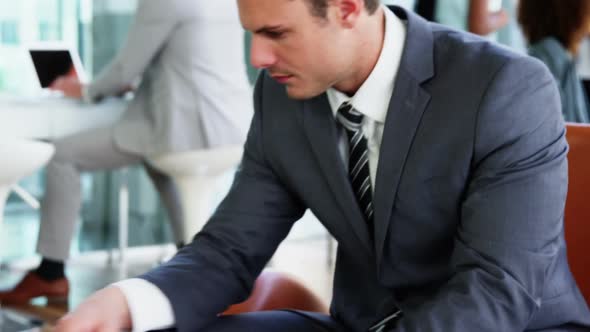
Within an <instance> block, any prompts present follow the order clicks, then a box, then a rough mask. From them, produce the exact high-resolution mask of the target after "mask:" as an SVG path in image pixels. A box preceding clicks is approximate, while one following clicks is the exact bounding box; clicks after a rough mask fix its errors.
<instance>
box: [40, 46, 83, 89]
mask: <svg viewBox="0 0 590 332" xmlns="http://www.w3.org/2000/svg"><path fill="white" fill-rule="evenodd" d="M29 52H30V54H31V59H32V60H33V65H34V66H35V71H36V72H37V76H38V77H39V82H40V83H41V87H43V88H47V87H49V85H50V84H51V83H53V81H54V80H55V79H56V78H58V77H59V76H62V75H66V74H68V73H69V72H70V71H72V70H73V71H75V69H74V63H73V61H72V57H71V55H70V51H69V50H29Z"/></svg>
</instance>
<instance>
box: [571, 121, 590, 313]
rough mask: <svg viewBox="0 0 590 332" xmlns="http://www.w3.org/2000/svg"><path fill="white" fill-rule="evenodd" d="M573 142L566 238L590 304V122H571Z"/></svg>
mask: <svg viewBox="0 0 590 332" xmlns="http://www.w3.org/2000/svg"><path fill="white" fill-rule="evenodd" d="M566 127H567V134H566V137H567V141H568V143H569V146H570V151H569V154H568V162H569V187H568V193H567V201H566V204H565V240H566V243H567V256H568V261H569V264H570V268H571V270H572V273H573V275H574V277H575V278H576V281H577V283H578V286H579V287H580V290H581V291H582V294H583V295H584V298H585V299H586V303H588V304H589V305H590V259H589V255H590V201H589V200H590V125H587V124H576V123H567V124H566Z"/></svg>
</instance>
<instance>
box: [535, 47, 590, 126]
mask: <svg viewBox="0 0 590 332" xmlns="http://www.w3.org/2000/svg"><path fill="white" fill-rule="evenodd" d="M529 54H530V55H532V56H534V57H535V58H537V59H539V60H541V61H543V63H544V64H545V65H547V67H548V68H549V71H550V72H551V74H553V77H554V78H555V80H556V81H557V86H558V87H559V94H560V95H561V107H562V112H563V117H564V119H565V121H571V122H582V123H588V122H590V120H589V117H588V100H587V98H586V92H584V88H583V87H582V82H581V81H580V77H579V76H578V72H577V70H576V62H575V61H574V59H573V58H572V56H571V55H570V54H569V53H568V51H567V50H566V49H565V48H564V47H563V46H562V45H561V43H560V42H559V41H558V40H557V39H555V38H553V37H548V38H545V39H543V40H541V41H539V42H537V43H535V44H533V45H531V46H530V48H529Z"/></svg>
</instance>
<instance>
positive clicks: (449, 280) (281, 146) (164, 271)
mask: <svg viewBox="0 0 590 332" xmlns="http://www.w3.org/2000/svg"><path fill="white" fill-rule="evenodd" d="M238 5H239V8H240V17H241V20H242V24H243V25H244V26H245V27H246V28H247V29H248V30H250V31H252V32H253V33H254V34H253V39H252V62H253V64H254V65H256V66H257V67H260V68H265V69H266V71H265V72H263V73H262V74H261V75H260V77H259V80H258V83H257V87H256V92H255V96H254V101H255V115H254V120H253V122H252V125H251V128H250V132H249V135H248V140H247V142H246V146H245V152H244V157H243V160H242V164H241V167H240V170H239V172H238V174H237V176H236V179H235V182H234V185H233V187H232V190H231V191H230V193H229V194H228V196H227V197H226V198H225V200H224V201H223V203H222V204H221V205H220V206H219V208H218V209H217V211H216V213H215V214H214V216H213V217H212V218H211V220H210V221H209V223H208V224H207V225H206V226H205V228H204V229H203V231H201V232H200V233H199V234H198V235H197V236H196V237H195V239H194V241H193V242H192V243H191V244H190V245H189V246H187V247H185V248H183V249H182V250H181V251H180V252H179V253H178V254H177V255H176V257H175V258H173V259H172V260H171V261H170V262H168V263H167V264H165V265H163V266H161V267H159V268H156V269H154V270H152V271H150V272H148V273H147V274H145V275H143V276H141V277H140V279H135V280H133V279H132V280H127V281H125V282H124V283H121V284H119V285H116V286H111V287H107V288H106V289H104V290H102V291H100V292H99V293H96V294H95V295H94V296H92V297H91V298H90V299H89V300H87V302H85V303H84V304H82V305H81V306H80V307H79V308H78V309H77V310H76V311H75V312H74V313H73V314H71V315H70V316H68V317H66V318H64V319H63V320H62V321H61V323H60V324H59V326H58V330H59V331H61V332H70V331H76V332H79V331H85V332H90V331H117V330H118V329H120V328H128V327H131V325H132V326H133V328H134V330H135V331H144V330H150V329H153V328H161V327H165V326H170V325H175V326H176V327H177V329H178V331H181V332H184V331H187V332H188V331H190V332H193V331H215V332H227V331H367V330H368V329H369V328H370V327H371V326H375V324H377V325H379V322H380V321H382V320H383V319H384V318H386V317H393V315H395V317H396V318H395V319H392V320H390V321H389V324H388V325H387V326H384V327H383V328H380V329H379V331H403V332H410V331H431V332H440V331H461V332H463V331H464V332H472V331H525V330H535V331H581V330H586V329H588V327H590V312H589V310H588V308H587V306H586V304H585V302H584V299H583V298H582V296H581V294H580V292H579V290H578V289H577V286H576V284H575V281H574V280H573V277H572V275H571V273H570V271H569V268H568V264H567V260H566V255H565V243H564V237H563V208H564V201H565V196H566V191H567V162H566V153H567V143H566V141H565V138H564V124H563V121H562V117H561V114H560V110H559V94H558V91H557V89H556V87H555V84H554V83H553V78H552V76H551V74H550V73H549V72H548V70H547V69H546V68H545V67H544V66H543V65H541V64H540V63H539V62H538V61H536V60H534V59H532V58H529V57H526V56H523V55H518V54H515V53H513V52H511V51H509V50H507V49H505V48H499V47H496V46H494V45H492V44H490V43H489V42H487V41H485V40H484V39H481V38H479V37H476V36H473V35H468V34H466V33H462V32H458V31H453V30H449V29H447V28H445V27H442V26H439V25H435V24H429V23H427V22H426V21H424V20H423V19H421V18H420V17H418V16H416V15H414V14H411V13H409V12H407V11H405V10H402V9H401V8H395V7H394V8H393V11H391V10H389V9H387V8H384V7H381V6H379V5H378V1H376V0H330V1H328V0H238ZM340 147H344V148H342V149H341V148H340ZM306 208H310V209H311V210H312V211H313V212H314V214H315V215H316V216H317V217H318V218H319V219H320V220H321V221H322V223H323V224H324V225H325V226H326V228H327V229H328V230H329V231H330V232H331V233H332V234H333V235H334V237H335V238H336V239H337V240H338V243H339V245H338V254H337V263H336V271H335V277H334V292H333V301H332V307H331V315H329V316H328V315H321V314H311V313H301V312H293V311H270V312H259V313H250V314H244V315H238V316H229V317H227V316H226V317H217V316H216V315H217V313H219V312H222V311H223V310H224V309H225V308H226V307H227V306H228V305H230V304H232V303H237V302H239V301H241V300H243V299H244V298H245V297H246V296H247V295H248V292H249V290H250V288H251V286H252V284H253V281H254V279H255V278H256V276H257V275H258V274H259V272H260V271H261V269H262V268H263V267H264V265H265V264H266V262H267V261H268V259H269V258H270V257H271V256H272V255H273V253H274V251H275V249H276V248H277V246H278V244H279V243H280V242H281V241H282V240H283V239H284V238H285V236H286V235H287V233H288V232H289V230H290V229H291V226H292V225H293V223H294V222H295V221H296V220H297V219H298V218H299V217H301V215H302V214H303V212H304V211H305V209H306ZM130 288H131V289H132V290H135V292H132V291H130ZM139 289H141V291H139ZM132 293H135V294H132Z"/></svg>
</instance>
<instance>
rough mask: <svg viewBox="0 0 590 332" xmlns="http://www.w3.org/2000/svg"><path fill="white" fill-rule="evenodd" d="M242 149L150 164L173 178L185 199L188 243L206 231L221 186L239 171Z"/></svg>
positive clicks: (183, 155) (217, 150)
mask: <svg viewBox="0 0 590 332" xmlns="http://www.w3.org/2000/svg"><path fill="white" fill-rule="evenodd" d="M241 157H242V146H241V145H240V146H225V147H220V148H214V149H207V150H195V151H187V152H180V153H172V154H167V155H162V156H158V157H155V158H151V159H150V164H152V165H153V166H154V167H155V168H157V169H158V170H160V171H162V172H163V173H164V174H167V175H168V176H170V177H172V178H173V179H174V182H175V183H176V185H177V187H178V190H179V192H180V196H181V204H182V212H183V217H184V232H185V234H184V239H183V240H184V242H185V243H190V241H191V240H192V238H193V236H194V235H195V234H196V233H197V232H198V231H199V230H201V228H203V226H204V225H205V223H206V222H207V219H209V216H210V215H211V211H212V208H213V206H212V203H213V199H214V197H215V192H216V190H217V189H218V182H219V181H220V179H221V178H222V175H224V174H225V173H226V172H228V171H229V170H231V169H232V168H234V167H236V166H237V165H238V163H239V162H240V159H241Z"/></svg>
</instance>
